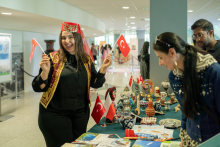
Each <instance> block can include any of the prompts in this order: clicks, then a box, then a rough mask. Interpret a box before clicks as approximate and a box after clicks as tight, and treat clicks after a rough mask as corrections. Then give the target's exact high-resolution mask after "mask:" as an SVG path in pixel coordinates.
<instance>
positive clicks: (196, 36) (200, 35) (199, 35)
mask: <svg viewBox="0 0 220 147" xmlns="http://www.w3.org/2000/svg"><path fill="white" fill-rule="evenodd" d="M206 32H207V33H208V31H206ZM206 32H204V33H199V34H197V35H192V38H193V39H194V40H196V38H198V39H200V38H202V36H203V34H205V33H206Z"/></svg>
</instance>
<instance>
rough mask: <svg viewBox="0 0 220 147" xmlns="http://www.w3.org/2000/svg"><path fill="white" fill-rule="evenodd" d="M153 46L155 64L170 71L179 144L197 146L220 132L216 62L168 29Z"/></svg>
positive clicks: (219, 101)
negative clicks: (176, 104) (179, 114)
mask: <svg viewBox="0 0 220 147" xmlns="http://www.w3.org/2000/svg"><path fill="white" fill-rule="evenodd" d="M153 49H154V51H155V53H156V55H157V57H158V58H159V65H160V66H161V65H163V66H165V67H166V68H168V69H169V70H171V71H170V73H169V81H170V85H171V88H172V90H173V91H174V94H175V96H176V98H177V100H178V102H179V104H180V109H181V111H182V120H181V130H180V138H181V144H180V146H183V147H191V146H198V145H199V144H200V143H202V142H204V141H206V140H208V139H209V138H211V137H213V136H215V135H216V134H218V133H220V128H219V127H220V124H219V118H220V107H219V106H220V90H219V86H220V76H219V75H220V65H219V64H218V63H217V61H216V60H215V59H214V57H213V56H212V55H210V54H207V53H206V52H205V51H203V50H202V49H201V48H198V47H196V46H192V45H189V44H187V43H186V42H184V41H183V39H181V38H180V37H179V36H178V35H176V34H174V33H171V32H165V33H162V34H161V35H159V36H156V39H155V42H154V44H153ZM207 110H210V111H209V112H208V111H207Z"/></svg>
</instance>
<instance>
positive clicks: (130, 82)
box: [129, 75, 133, 87]
mask: <svg viewBox="0 0 220 147" xmlns="http://www.w3.org/2000/svg"><path fill="white" fill-rule="evenodd" d="M132 78H133V76H132V75H131V77H130V80H129V86H130V87H131V84H132Z"/></svg>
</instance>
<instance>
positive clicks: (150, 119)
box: [140, 117, 157, 125]
mask: <svg viewBox="0 0 220 147" xmlns="http://www.w3.org/2000/svg"><path fill="white" fill-rule="evenodd" d="M156 121H157V118H156V117H142V120H141V122H140V124H141V125H154V124H156Z"/></svg>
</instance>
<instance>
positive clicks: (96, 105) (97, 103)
mask: <svg viewBox="0 0 220 147" xmlns="http://www.w3.org/2000/svg"><path fill="white" fill-rule="evenodd" d="M98 105H100V106H101V109H100V110H102V108H103V105H102V104H101V103H100V102H98V103H97V105H96V107H98ZM100 110H97V112H99V111H100Z"/></svg>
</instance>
